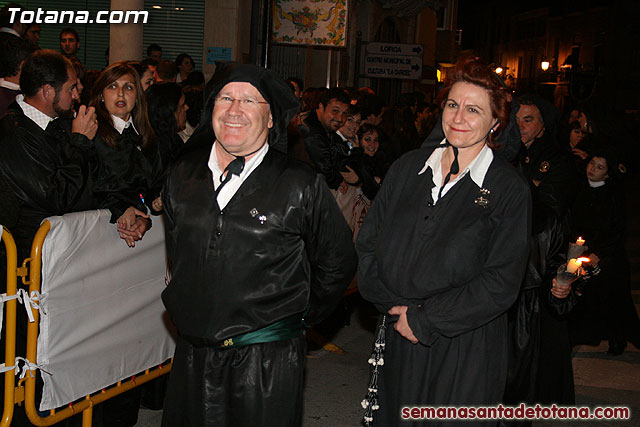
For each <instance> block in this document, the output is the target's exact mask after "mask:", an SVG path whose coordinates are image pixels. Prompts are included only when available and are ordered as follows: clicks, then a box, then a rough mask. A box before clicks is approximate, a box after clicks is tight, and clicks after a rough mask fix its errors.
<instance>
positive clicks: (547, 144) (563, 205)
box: [518, 133, 577, 215]
mask: <svg viewBox="0 0 640 427" xmlns="http://www.w3.org/2000/svg"><path fill="white" fill-rule="evenodd" d="M518 164H519V166H520V170H521V171H522V173H523V175H524V176H525V178H526V179H527V181H528V182H529V185H530V186H531V195H532V196H533V199H534V200H536V201H539V202H541V203H544V204H545V205H547V206H548V207H550V208H552V209H553V210H554V211H555V212H556V213H557V214H558V215H564V214H565V213H566V212H567V210H568V209H569V208H570V207H571V203H572V200H573V195H574V188H575V185H576V183H577V176H576V169H575V165H574V163H573V161H572V160H571V158H570V157H569V155H568V153H565V152H563V151H562V150H560V149H559V148H558V147H557V145H556V144H555V143H554V142H553V140H552V139H551V138H550V137H548V135H547V134H546V133H545V134H543V135H542V136H541V137H540V138H537V139H536V140H535V141H534V142H533V143H532V144H531V145H530V146H529V148H528V149H527V148H526V147H525V146H524V145H522V147H521V151H520V153H519V156H518ZM533 180H536V181H540V185H538V186H536V185H534V184H533Z"/></svg>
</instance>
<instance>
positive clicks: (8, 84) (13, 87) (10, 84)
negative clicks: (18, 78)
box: [0, 77, 20, 90]
mask: <svg viewBox="0 0 640 427" xmlns="http://www.w3.org/2000/svg"><path fill="white" fill-rule="evenodd" d="M0 87H4V88H7V89H11V90H20V85H17V84H15V83H13V82H8V81H6V80H5V79H3V78H2V77H0Z"/></svg>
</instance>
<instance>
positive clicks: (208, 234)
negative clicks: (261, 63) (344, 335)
mask: <svg viewBox="0 0 640 427" xmlns="http://www.w3.org/2000/svg"><path fill="white" fill-rule="evenodd" d="M27 30H28V27H25V28H7V27H4V28H3V31H2V33H0V44H1V49H0V52H1V53H0V55H1V60H0V78H1V79H0V116H1V118H0V150H2V153H3V155H2V156H0V197H2V200H1V203H0V224H2V225H3V226H4V227H6V228H8V229H9V230H11V232H12V233H13V235H14V237H15V239H16V243H17V247H18V255H19V259H20V260H22V259H24V258H26V257H27V256H28V255H29V251H30V248H31V242H32V240H33V237H34V235H35V232H36V230H37V228H38V227H39V225H40V222H41V221H42V220H43V219H44V218H46V217H48V216H53V215H62V214H65V213H70V212H76V211H82V210H90V209H108V210H109V211H110V212H111V222H112V223H113V224H114V227H116V228H117V231H118V233H119V235H120V237H121V238H122V239H123V241H124V243H126V245H127V246H128V247H130V248H133V247H135V245H136V242H137V241H139V240H140V239H143V238H144V234H145V232H146V231H147V230H148V229H149V228H150V227H151V226H152V218H153V217H154V216H156V217H157V216H159V215H163V216H164V223H165V230H166V238H167V253H168V256H169V258H170V260H171V269H172V271H171V276H172V279H171V283H170V284H169V285H168V287H167V289H166V291H165V292H163V295H162V298H163V301H164V303H165V305H166V307H167V309H168V311H169V313H170V315H171V317H172V319H173V320H174V322H175V324H176V326H177V328H178V331H179V333H180V334H179V341H178V346H177V349H176V357H175V360H174V369H173V371H172V374H171V377H170V380H169V384H168V391H167V397H166V401H165V416H164V419H163V425H166V426H179V425H191V426H204V425H231V423H232V420H233V422H234V423H236V424H237V425H260V424H259V423H257V420H256V414H261V415H260V416H261V417H262V418H263V419H264V420H263V421H262V422H263V425H270V424H269V420H270V419H278V420H280V421H281V422H282V424H281V425H292V426H293V425H300V423H301V416H302V415H301V399H302V377H303V372H304V356H305V348H306V347H305V339H304V332H303V331H304V328H305V327H307V326H308V325H310V324H314V323H317V322H319V321H321V320H323V319H325V318H326V317H328V316H329V315H330V314H331V313H332V311H333V310H334V309H335V307H336V306H337V305H338V304H339V302H340V300H341V298H342V296H343V294H344V291H345V289H346V288H347V286H351V287H354V288H355V287H357V288H358V289H359V291H360V293H361V295H362V297H363V298H364V299H366V300H368V301H370V302H371V303H373V305H374V306H375V307H376V308H377V309H378V310H379V311H380V314H381V318H380V322H379V326H378V328H379V330H378V331H377V332H376V337H375V338H376V347H375V348H376V350H375V351H374V356H372V360H373V361H374V365H375V367H374V372H375V375H374V377H375V378H373V379H372V384H370V386H369V390H370V393H369V395H368V396H367V401H366V404H365V406H366V408H365V409H366V414H367V415H366V419H365V421H366V422H367V423H372V424H374V425H380V426H391V425H398V424H400V423H401V420H400V418H399V414H400V407H401V406H403V405H407V404H419V405H447V406H449V405H470V404H474V405H478V404H494V403H496V404H497V403H500V402H504V403H513V404H517V403H520V402H526V403H552V402H553V403H558V404H572V403H574V399H575V397H574V390H573V374H572V367H571V354H570V352H571V348H572V346H573V345H576V344H583V343H587V344H597V343H599V342H600V340H603V339H604V340H608V341H609V353H611V354H613V355H618V354H621V353H622V352H623V351H624V349H625V347H626V346H627V341H631V342H632V343H633V344H634V345H635V346H636V347H638V346H640V321H639V320H638V316H637V313H636V312H635V308H634V306H633V303H632V300H631V295H630V266H629V260H628V256H627V254H626V250H625V221H626V220H625V217H624V214H625V207H624V205H625V201H624V191H623V187H622V185H621V184H622V183H623V182H624V179H625V176H626V173H627V165H626V164H625V162H624V161H622V160H621V156H620V153H621V152H622V151H621V147H619V146H618V145H616V141H611V140H609V139H607V138H606V137H605V135H604V134H603V133H601V132H599V125H600V123H598V118H597V117H594V116H593V114H592V113H591V112H590V111H589V109H588V108H585V107H583V106H579V107H576V108H575V109H574V110H571V111H569V112H567V114H566V117H565V118H562V115H561V112H559V111H557V110H556V109H555V107H554V106H553V105H552V104H550V103H549V102H547V101H546V100H545V99H543V98H542V97H540V96H538V95H533V94H514V93H513V91H512V90H511V89H510V88H508V87H507V86H506V85H504V83H503V82H502V81H501V80H500V78H499V77H498V76H497V75H496V74H495V72H493V70H491V68H490V67H489V66H487V65H485V64H484V63H482V61H481V60H480V59H479V58H478V57H476V56H473V55H469V56H464V57H462V58H461V59H460V60H459V61H458V63H457V65H456V68H455V71H454V72H453V73H452V74H451V76H450V77H449V79H448V80H447V82H446V83H445V85H444V88H443V90H442V91H440V93H439V94H438V97H437V98H436V99H435V100H431V99H429V98H428V96H426V95H425V94H422V93H419V92H414V93H405V94H401V95H400V96H399V97H398V100H397V102H396V103H395V104H394V105H387V104H388V103H387V102H386V101H385V100H383V99H381V98H380V97H378V96H377V95H376V94H375V93H374V91H373V90H371V89H370V88H367V87H363V88H359V89H356V88H338V87H334V88H306V89H305V88H304V82H303V81H301V80H300V79H298V78H295V77H291V78H289V79H287V81H286V82H285V80H283V79H282V78H281V77H279V76H277V74H276V73H274V72H273V71H270V70H267V69H261V68H258V67H254V66H250V65H239V64H228V65H221V66H219V67H218V69H217V70H216V74H215V75H214V76H213V77H212V78H211V79H210V80H209V81H208V82H206V84H205V78H204V75H203V74H202V73H201V72H200V71H196V70H194V61H193V59H192V58H191V56H189V55H188V54H186V53H182V54H180V55H178V57H177V58H176V60H175V61H169V60H165V59H162V48H161V47H160V46H158V45H155V44H154V45H150V46H149V48H148V50H147V55H148V57H147V58H146V59H144V60H142V61H120V62H115V63H112V64H110V65H108V66H107V67H105V68H104V69H103V70H100V71H94V70H90V71H85V70H84V67H83V66H82V63H81V61H80V60H79V59H78V58H77V56H76V53H77V51H78V49H79V47H80V38H79V35H78V33H77V32H76V31H75V30H73V29H72V28H68V29H64V30H62V31H61V33H60V52H56V51H53V50H42V49H34V46H35V47H37V40H36V44H35V45H34V43H33V42H32V41H28V40H26V38H25V34H26V31H27ZM36 30H38V31H39V29H34V31H32V32H35V33H36V35H37V31H36ZM32 36H33V37H35V35H32ZM580 241H581V242H582V243H581V248H582V249H581V251H582V252H581V253H580V255H583V256H585V257H587V258H588V260H584V261H583V264H582V266H581V267H580V269H579V270H578V273H579V274H577V275H575V277H573V278H572V279H571V283H568V284H567V283H566V281H565V280H561V277H560V276H562V274H563V272H564V271H566V268H567V266H566V264H567V263H568V262H569V263H570V262H571V259H570V258H575V257H573V256H568V248H569V247H570V243H572V242H580ZM574 246H575V244H574ZM356 251H357V256H358V257H359V259H358V258H356ZM569 255H571V254H569ZM356 265H358V275H357V280H354V276H355V270H356ZM3 277H4V273H3ZM563 277H564V276H563ZM185 301H192V302H193V305H192V307H190V308H189V310H185V309H184V303H185ZM19 323H20V322H19ZM24 323H26V322H24ZM23 332H24V331H22V333H23ZM18 333H19V335H20V333H21V332H20V331H19V332H18ZM19 339H20V338H19ZM19 342H20V341H19ZM21 345H22V346H23V345H24V336H23V341H22V342H21ZM382 350H384V355H383V352H382ZM19 351H20V350H19ZM383 357H384V358H385V359H386V361H385V363H384V365H383V364H380V365H376V362H377V361H379V360H382V358H383ZM261 367H262V368H261ZM267 367H268V368H267ZM372 390H373V391H372ZM161 395H162V396H164V385H163V386H162V392H161ZM123 396H124V398H122V399H121V400H122V401H123V402H124V403H123V404H122V405H121V407H120V408H118V407H117V404H116V405H115V406H113V407H112V408H111V409H109V410H107V409H105V411H104V412H105V414H104V415H105V421H104V423H105V425H123V426H124V425H134V424H135V420H136V417H137V415H136V414H137V408H138V407H139V401H140V393H138V392H136V393H134V395H133V397H132V395H131V394H128V395H127V394H125V395H123ZM162 400H163V397H161V398H160V401H162ZM116 403H117V400H116ZM153 406H161V404H160V405H153ZM378 407H379V409H378ZM123 408H125V409H123ZM123 411H124V412H123ZM125 412H126V414H125ZM113 414H115V415H113ZM123 414H125V415H123ZM111 415H113V417H114V419H117V421H107V419H108V417H109V416H111ZM243 420H244V421H243ZM16 422H20V421H16ZM22 422H24V423H26V421H22ZM110 422H111V423H113V424H110ZM243 422H244V423H245V424H243ZM246 423H248V424H246ZM16 425H20V424H16ZM25 425H28V424H25Z"/></svg>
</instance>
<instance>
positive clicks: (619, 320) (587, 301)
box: [571, 179, 640, 344]
mask: <svg viewBox="0 0 640 427" xmlns="http://www.w3.org/2000/svg"><path fill="white" fill-rule="evenodd" d="M571 215H572V216H571V217H572V224H571V234H572V236H571V237H572V239H575V238H576V237H578V236H581V237H582V238H583V239H585V241H586V243H585V244H586V245H587V246H588V247H589V252H593V253H595V254H596V255H598V257H599V258H600V264H599V265H600V268H601V269H602V271H601V273H600V274H599V275H598V276H595V277H593V278H592V279H590V280H589V282H588V283H586V284H585V287H584V294H583V295H582V297H581V303H580V306H578V307H577V308H576V310H575V311H574V312H573V314H572V319H571V334H572V343H573V344H584V343H586V344H597V343H599V342H600V340H601V339H609V340H619V341H624V340H632V341H636V340H639V339H640V320H639V319H638V314H637V312H636V310H635V307H634V304H633V300H632V298H631V290H630V285H631V283H630V276H631V271H630V263H629V258H628V255H627V251H626V247H625V240H626V227H627V219H626V215H625V192H624V188H622V187H617V186H616V184H615V183H612V182H607V183H606V184H605V185H603V186H601V187H597V188H592V187H590V186H589V184H588V181H587V180H586V179H583V181H582V182H581V185H580V187H578V191H577V195H576V199H575V202H574V204H573V207H572V210H571Z"/></svg>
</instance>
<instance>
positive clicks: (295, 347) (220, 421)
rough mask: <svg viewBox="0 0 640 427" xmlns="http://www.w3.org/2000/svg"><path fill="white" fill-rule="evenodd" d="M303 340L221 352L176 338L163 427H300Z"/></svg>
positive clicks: (284, 341)
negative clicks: (176, 342) (195, 345)
mask: <svg viewBox="0 0 640 427" xmlns="http://www.w3.org/2000/svg"><path fill="white" fill-rule="evenodd" d="M305 353H306V340H305V337H304V335H303V334H302V333H301V335H300V336H299V337H297V338H293V339H288V340H283V341H275V342H269V343H262V344H254V345H249V346H246V347H239V348H233V349H229V350H221V349H217V348H213V347H194V346H193V345H192V344H191V343H189V342H188V341H186V340H185V339H184V338H182V337H179V338H178V344H177V347H176V352H175V356H174V359H173V367H172V369H171V373H170V377H169V387H168V390H167V397H166V400H165V405H164V412H163V416H162V426H163V427H181V426H184V427H187V426H190V427H207V426H225V427H230V426H238V427H246V426H253V427H261V426H264V427H270V426H278V427H280V426H283V427H286V426H290V427H295V426H300V425H302V388H303V378H304V362H305Z"/></svg>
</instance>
